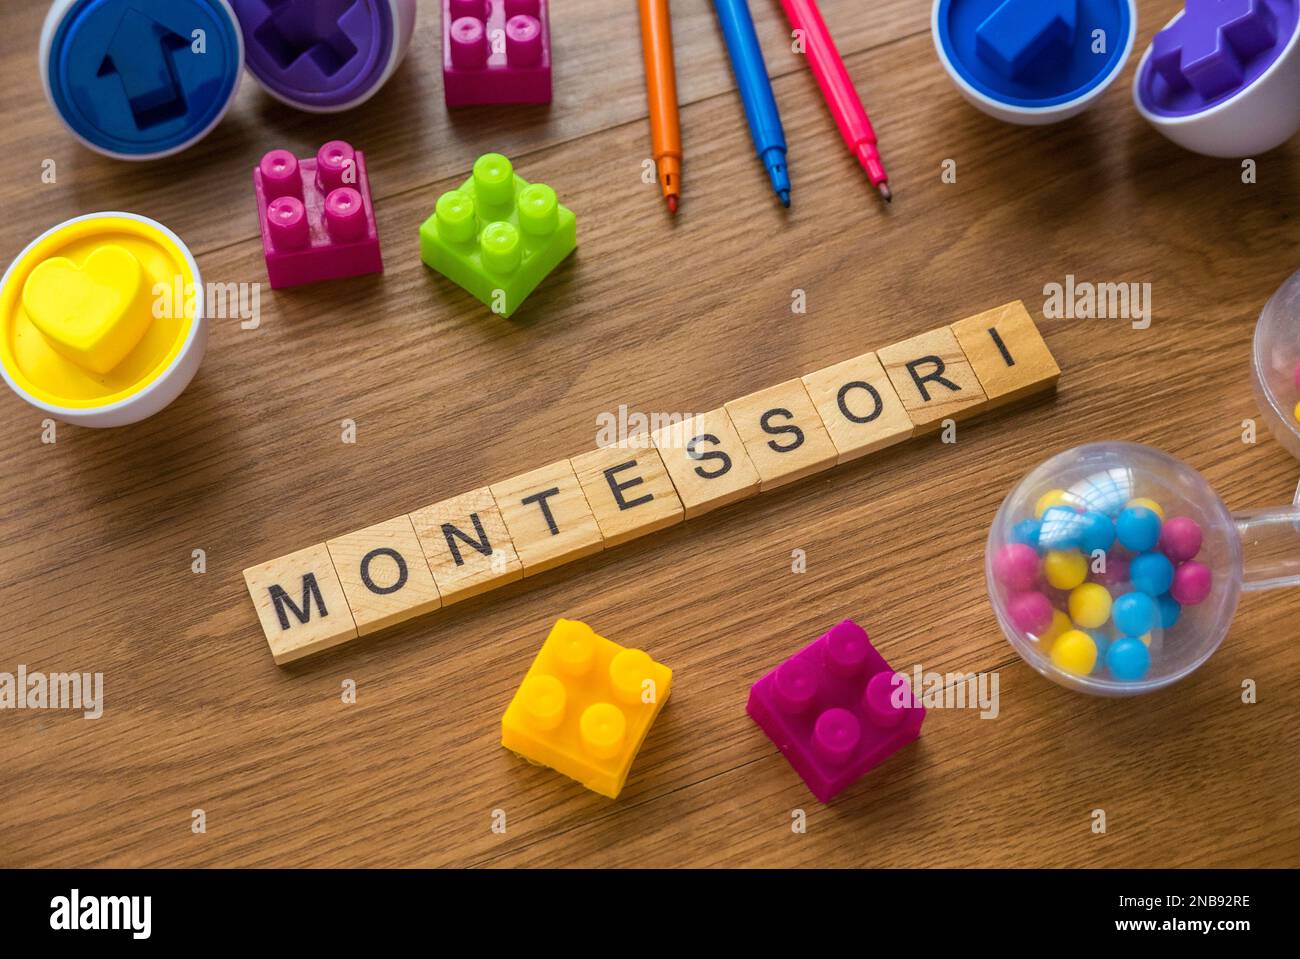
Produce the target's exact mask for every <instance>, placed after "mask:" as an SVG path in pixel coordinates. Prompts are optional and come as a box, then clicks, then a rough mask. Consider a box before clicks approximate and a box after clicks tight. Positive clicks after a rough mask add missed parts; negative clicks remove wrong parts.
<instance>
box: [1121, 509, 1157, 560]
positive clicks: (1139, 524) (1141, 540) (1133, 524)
mask: <svg viewBox="0 0 1300 959" xmlns="http://www.w3.org/2000/svg"><path fill="white" fill-rule="evenodd" d="M1134 502H1136V500H1135V501H1134ZM1115 534H1116V536H1118V537H1119V541H1120V543H1121V544H1123V546H1124V547H1125V548H1126V549H1130V550H1132V551H1133V552H1135V553H1145V552H1146V551H1147V550H1149V549H1152V548H1153V547H1154V546H1155V545H1156V543H1157V542H1158V541H1159V539H1160V515H1159V514H1158V513H1156V511H1155V510H1153V509H1151V508H1150V507H1149V506H1145V505H1137V506H1126V507H1124V511H1123V512H1121V513H1120V514H1119V519H1118V520H1116V521H1115Z"/></svg>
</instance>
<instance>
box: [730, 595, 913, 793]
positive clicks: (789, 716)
mask: <svg viewBox="0 0 1300 959" xmlns="http://www.w3.org/2000/svg"><path fill="white" fill-rule="evenodd" d="M746 712H748V713H749V715H750V716H751V717H752V718H753V720H754V722H756V723H758V725H759V727H760V728H761V729H762V730H763V732H765V733H767V735H768V738H770V739H771V740H772V742H774V743H776V746H777V748H778V749H780V750H781V752H782V753H783V754H784V755H785V758H786V759H787V760H788V761H789V763H790V765H791V766H793V767H794V770H795V772H797V773H798V774H799V775H800V776H801V777H802V778H803V781H804V782H806V783H807V784H808V788H809V789H811V790H812V792H813V795H814V796H816V797H817V798H818V799H820V800H821V801H822V802H830V801H831V799H832V798H833V797H834V796H835V795H836V794H837V793H839V792H841V791H842V790H844V789H845V788H847V787H848V786H850V785H851V784H852V783H854V782H856V781H857V780H858V779H860V778H861V777H862V776H864V775H866V774H867V773H868V772H870V771H871V770H872V769H874V768H875V767H876V766H878V765H880V763H882V762H884V761H885V760H886V759H887V758H889V757H890V756H891V755H893V754H894V753H895V752H897V751H898V750H900V749H902V748H903V747H904V746H906V745H907V744H908V743H910V742H911V741H912V740H914V739H916V738H917V736H919V735H920V733H921V723H922V722H923V721H924V720H925V707H923V706H922V705H921V704H920V703H919V702H916V701H915V700H914V699H913V698H912V693H911V687H910V686H909V685H908V684H907V680H906V677H904V676H902V675H901V674H896V673H895V672H894V671H893V670H892V669H890V668H889V664H888V663H887V662H885V660H884V657H883V656H881V655H880V653H878V652H876V649H875V647H874V646H872V645H871V640H870V639H869V638H868V637H867V634H866V632H865V631H864V630H863V629H862V627H861V626H859V625H858V624H857V623H855V622H853V621H852V620H849V619H846V620H844V622H842V623H839V624H838V625H836V626H835V627H833V628H832V629H831V630H830V632H828V633H826V634H825V635H823V636H821V637H819V638H818V639H817V640H816V641H815V642H813V643H811V644H809V645H808V646H805V647H804V648H803V649H802V650H800V651H799V652H797V653H795V654H794V655H793V656H791V657H790V658H789V659H787V660H786V661H785V662H784V663H782V664H781V665H780V666H778V667H777V668H776V669H774V670H772V671H771V672H770V673H768V674H767V675H766V676H764V677H763V678H762V679H760V680H759V681H758V682H756V683H755V684H754V685H753V688H751V689H750V691H749V704H748V706H746Z"/></svg>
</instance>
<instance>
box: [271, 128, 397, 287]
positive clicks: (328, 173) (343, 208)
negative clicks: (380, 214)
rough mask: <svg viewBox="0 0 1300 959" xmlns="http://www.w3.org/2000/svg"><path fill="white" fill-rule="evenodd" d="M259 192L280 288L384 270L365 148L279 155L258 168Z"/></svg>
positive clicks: (338, 146) (330, 147)
mask: <svg viewBox="0 0 1300 959" xmlns="http://www.w3.org/2000/svg"><path fill="white" fill-rule="evenodd" d="M253 189H254V191H255V192H256V193H257V218H258V221H259V222H260V223H261V227H262V251H263V252H264V253H265V254H266V272H267V274H268V275H269V277H270V279H271V286H272V288H274V289H279V288H280V287H285V286H298V285H300V284H303V283H317V282H319V281H321V280H333V279H338V278H340V277H346V276H362V275H364V274H366V273H382V272H383V271H384V261H383V258H382V257H381V256H380V253H379V228H378V226H377V225H376V223H375V208H374V204H373V203H372V202H371V199H370V178H369V176H368V175H367V174H366V158H365V154H363V153H362V152H361V151H360V150H353V149H352V147H351V146H350V145H348V144H347V143H344V142H343V141H342V140H331V141H330V142H329V143H326V144H325V145H324V146H323V147H321V148H320V150H319V151H318V152H317V153H316V156H315V157H313V158H311V159H306V160H299V159H298V158H297V157H295V156H294V155H293V154H292V153H290V152H289V151H288V150H272V151H271V152H270V153H268V154H267V155H266V156H264V157H262V162H261V163H259V164H258V165H257V166H256V167H255V168H254V169H253Z"/></svg>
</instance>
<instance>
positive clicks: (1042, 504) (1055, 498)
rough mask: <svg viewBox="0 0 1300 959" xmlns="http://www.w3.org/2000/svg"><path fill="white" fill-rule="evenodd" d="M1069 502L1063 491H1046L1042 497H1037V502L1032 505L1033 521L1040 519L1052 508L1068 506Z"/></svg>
mask: <svg viewBox="0 0 1300 959" xmlns="http://www.w3.org/2000/svg"><path fill="white" fill-rule="evenodd" d="M1069 505H1070V501H1069V499H1068V498H1067V495H1066V492H1065V490H1063V489H1054V490H1048V491H1047V492H1046V493H1044V494H1043V495H1042V496H1040V497H1038V502H1037V503H1035V504H1034V519H1042V518H1043V514H1044V513H1046V512H1047V511H1048V510H1049V509H1050V508H1051V507H1053V506H1069Z"/></svg>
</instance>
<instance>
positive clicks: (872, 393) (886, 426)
mask: <svg viewBox="0 0 1300 959" xmlns="http://www.w3.org/2000/svg"><path fill="white" fill-rule="evenodd" d="M803 385H804V386H805V387H806V388H807V390H808V395H809V396H810V397H812V401H813V405H814V406H816V407H817V412H818V413H819V414H821V418H822V423H823V424H824V425H825V426H826V432H827V433H829V434H830V437H831V442H833V443H834V444H835V449H836V450H838V451H839V454H840V456H839V462H841V463H845V462H847V461H849V460H851V459H856V458H857V457H859V456H865V455H866V454H867V453H873V452H875V451H876V450H879V449H884V448H885V447H886V446H893V445H894V444H895V443H898V442H901V441H903V440H905V439H907V438H908V437H909V436H911V435H912V420H911V417H909V416H908V415H907V410H905V409H903V401H902V400H900V399H899V398H898V394H897V393H896V392H895V391H894V386H893V384H892V383H890V382H889V377H888V376H886V375H885V368H884V367H883V366H881V365H880V359H879V358H878V357H877V356H876V354H875V353H864V354H863V355H862V356H859V357H857V358H856V359H852V360H845V361H844V362H843V363H836V364H835V365H834V366H828V367H826V369H824V370H818V371H817V372H816V373H809V374H808V375H807V376H805V377H804V378H803Z"/></svg>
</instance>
